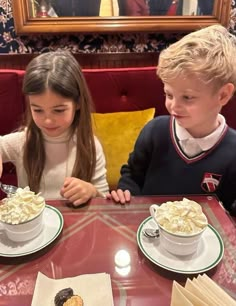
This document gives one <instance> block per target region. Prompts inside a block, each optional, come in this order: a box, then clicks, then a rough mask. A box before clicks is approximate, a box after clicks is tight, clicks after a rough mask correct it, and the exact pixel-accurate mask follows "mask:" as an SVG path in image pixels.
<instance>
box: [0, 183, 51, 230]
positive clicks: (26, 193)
mask: <svg viewBox="0 0 236 306" xmlns="http://www.w3.org/2000/svg"><path fill="white" fill-rule="evenodd" d="M44 207H45V200H44V198H43V197H42V196H40V194H35V192H33V191H30V189H29V187H25V188H18V189H17V191H16V193H15V194H12V195H11V196H10V197H8V198H5V199H3V200H2V204H1V205H0V221H2V222H4V223H7V224H20V223H24V222H26V221H29V220H32V219H33V218H34V217H36V216H37V215H39V214H40V212H42V210H43V209H44Z"/></svg>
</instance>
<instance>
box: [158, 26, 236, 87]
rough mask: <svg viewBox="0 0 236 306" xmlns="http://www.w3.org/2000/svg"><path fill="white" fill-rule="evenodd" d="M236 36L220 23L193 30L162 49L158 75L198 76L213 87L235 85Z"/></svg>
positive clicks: (173, 76) (166, 79)
mask: <svg viewBox="0 0 236 306" xmlns="http://www.w3.org/2000/svg"><path fill="white" fill-rule="evenodd" d="M235 53H236V37H235V36H233V35H232V34H230V33H229V32H228V30H227V29H226V28H224V27H223V26H221V25H212V26H209V27H206V28H203V29H201V30H198V31H195V32H192V33H190V34H188V35H186V36H184V37H183V38H182V39H180V40H179V41H177V42H176V43H174V44H172V45H170V46H169V47H168V48H167V49H165V50H163V51H162V52H161V54H160V57H159V62H158V67H157V75H158V76H159V77H160V79H161V80H162V81H163V82H168V81H170V80H172V79H175V78H177V77H179V76H181V75H182V76H185V77H186V76H189V75H192V76H195V77H197V78H199V79H200V80H201V81H203V82H204V83H206V84H212V85H213V87H214V88H220V87H222V86H223V85H225V84H227V83H232V84H233V85H234V87H235V88H236V56H235Z"/></svg>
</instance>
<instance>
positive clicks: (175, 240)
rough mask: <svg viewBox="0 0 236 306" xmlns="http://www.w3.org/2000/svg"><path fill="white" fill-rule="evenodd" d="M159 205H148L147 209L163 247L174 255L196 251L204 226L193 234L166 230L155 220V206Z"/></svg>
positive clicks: (184, 254)
mask: <svg viewBox="0 0 236 306" xmlns="http://www.w3.org/2000/svg"><path fill="white" fill-rule="evenodd" d="M158 207H159V206H158V205H156V204H153V205H151V206H150V208H149V211H150V214H151V216H152V218H153V220H154V221H155V222H156V224H157V226H158V227H159V232H160V245H161V246H162V247H163V248H165V249H166V250H167V251H168V252H170V253H172V254H174V255H181V256H186V255H190V254H193V253H194V252H196V251H197V248H198V245H199V242H200V240H201V236H202V233H203V232H204V230H205V229H206V227H204V228H203V229H202V230H201V231H199V232H197V233H194V234H186V233H183V234H175V233H171V232H170V231H167V230H166V229H165V228H164V227H163V226H161V225H160V224H159V223H158V221H157V208H158Z"/></svg>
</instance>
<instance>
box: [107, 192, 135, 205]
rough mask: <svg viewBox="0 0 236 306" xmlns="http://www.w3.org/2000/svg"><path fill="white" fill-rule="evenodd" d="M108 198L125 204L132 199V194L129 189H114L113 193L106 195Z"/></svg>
mask: <svg viewBox="0 0 236 306" xmlns="http://www.w3.org/2000/svg"><path fill="white" fill-rule="evenodd" d="M106 198H107V199H112V200H114V201H115V202H116V203H120V204H125V203H127V202H130V199H131V194H130V191H129V190H125V191H123V190H121V189H118V190H112V191H111V193H108V194H107V195H106Z"/></svg>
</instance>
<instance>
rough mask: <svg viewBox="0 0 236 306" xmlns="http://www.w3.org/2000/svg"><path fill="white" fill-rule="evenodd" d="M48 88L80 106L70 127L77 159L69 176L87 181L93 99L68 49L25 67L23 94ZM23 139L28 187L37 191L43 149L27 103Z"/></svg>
mask: <svg viewBox="0 0 236 306" xmlns="http://www.w3.org/2000/svg"><path fill="white" fill-rule="evenodd" d="M47 89H50V90H51V91H53V92H55V93H57V94H59V95H61V96H63V97H66V98H70V99H72V100H73V101H74V103H75V104H76V105H77V104H78V105H79V109H78V110H77V111H76V113H75V117H74V120H73V123H72V126H71V137H73V135H76V143H77V144H76V146H77V148H76V150H77V154H76V159H75V164H74V167H73V171H72V176H73V177H77V178H80V179H82V180H85V181H90V180H91V178H92V176H93V174H94V169H95V163H96V152H95V143H94V136H93V131H92V120H91V110H92V98H91V95H90V92H89V90H88V87H87V84H86V81H85V78H84V75H83V72H82V70H81V67H80V65H79V64H78V62H77V60H76V59H75V58H74V56H73V55H72V54H71V53H69V52H67V51H56V52H49V53H43V54H41V55H39V56H37V57H36V58H34V59H33V60H32V61H31V62H30V63H29V64H28V66H27V68H26V73H25V76H24V81H23V93H24V94H25V95H26V97H27V96H30V95H38V94H42V93H44V92H45V91H46V90H47ZM25 121H26V122H25V126H26V142H25V145H24V153H23V165H24V168H25V171H26V173H27V177H28V183H29V187H30V189H31V190H33V191H35V192H38V191H39V187H40V181H41V178H42V173H43V169H44V166H45V160H46V155H45V148H44V142H43V136H42V133H41V130H40V129H39V128H38V127H37V126H36V124H35V123H34V121H33V118H32V114H31V110H30V106H29V103H27V108H26V120H25Z"/></svg>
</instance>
